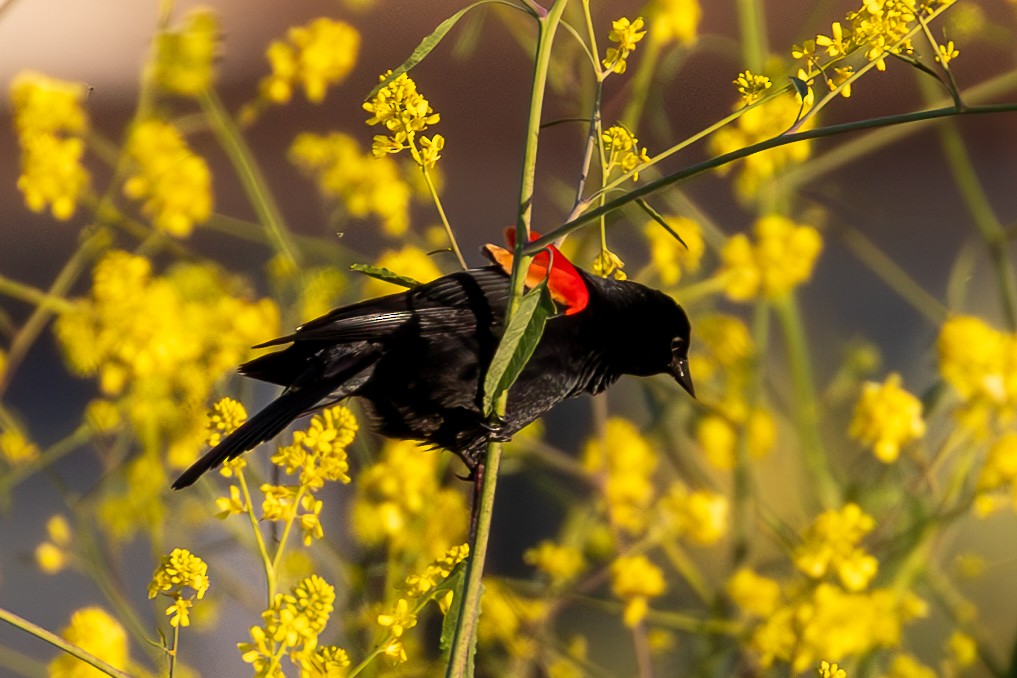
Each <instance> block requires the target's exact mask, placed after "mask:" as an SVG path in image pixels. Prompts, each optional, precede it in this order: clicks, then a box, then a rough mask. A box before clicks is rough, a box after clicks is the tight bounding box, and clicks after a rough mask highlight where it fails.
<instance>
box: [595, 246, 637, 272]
mask: <svg viewBox="0 0 1017 678" xmlns="http://www.w3.org/2000/svg"><path fill="white" fill-rule="evenodd" d="M623 268H625V262H624V261H622V260H621V257H619V256H618V255H617V254H615V253H614V252H612V251H611V250H609V249H607V248H603V249H601V250H600V254H598V255H597V256H596V258H595V259H594V260H593V263H592V264H591V265H590V270H592V271H593V274H594V275H599V276H600V277H601V278H614V279H615V280H625V278H627V277H628V276H626V275H625V271H623V270H622V269H623Z"/></svg>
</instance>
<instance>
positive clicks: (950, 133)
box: [920, 79, 1017, 331]
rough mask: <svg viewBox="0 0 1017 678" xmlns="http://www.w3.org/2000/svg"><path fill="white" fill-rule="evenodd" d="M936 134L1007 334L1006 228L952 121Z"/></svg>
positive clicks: (1013, 314)
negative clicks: (984, 257)
mask: <svg viewBox="0 0 1017 678" xmlns="http://www.w3.org/2000/svg"><path fill="white" fill-rule="evenodd" d="M920 84H922V90H923V92H924V93H925V95H926V98H931V97H932V95H933V92H932V91H931V88H930V84H931V83H928V82H927V81H925V80H924V79H923V80H922V82H921V83H920ZM936 132H937V134H938V135H939V143H940V146H941V147H942V148H943V154H944V155H945V156H946V162H947V166H948V167H949V168H950V173H951V174H952V175H953V180H954V183H955V184H956V185H957V190H959V191H960V194H961V198H962V199H963V200H964V204H965V205H966V206H967V208H968V212H969V213H970V214H971V219H972V221H974V225H975V227H976V228H977V229H978V232H979V234H980V235H981V236H982V239H983V240H984V241H985V246H986V248H987V249H988V251H989V259H990V260H991V261H992V266H993V269H994V271H995V274H996V282H997V284H998V286H999V294H1000V302H1001V304H1002V310H1003V317H1004V318H1005V319H1006V323H1007V326H1008V327H1009V328H1010V331H1017V276H1015V275H1014V267H1013V261H1012V259H1011V255H1010V254H1009V252H1008V251H1007V247H1008V245H1009V240H1008V237H1007V233H1006V229H1005V228H1004V227H1003V225H1002V224H1001V223H1000V221H999V218H998V217H997V216H996V212H995V211H994V210H993V209H992V204H991V202H990V201H989V196H988V195H986V193H985V189H984V188H982V184H981V182H980V181H979V180H978V174H977V173H976V172H975V167H974V163H973V162H972V161H971V156H970V155H969V154H968V150H967V148H966V147H965V145H964V140H963V139H962V138H961V135H960V131H959V130H958V129H957V125H956V124H954V122H953V121H952V120H947V121H946V122H944V123H943V124H942V125H938V126H937V127H936Z"/></svg>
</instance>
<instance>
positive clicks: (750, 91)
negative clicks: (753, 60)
mask: <svg viewBox="0 0 1017 678" xmlns="http://www.w3.org/2000/svg"><path fill="white" fill-rule="evenodd" d="M772 84H773V83H771V82H770V79H769V78H768V77H766V76H765V75H757V74H755V73H753V72H752V71H749V70H746V71H743V72H741V73H739V74H738V77H737V78H735V79H734V85H735V87H737V88H738V93H739V94H741V95H742V102H743V103H744V104H745V105H746V106H748V105H749V104H754V103H756V102H757V101H759V99H760V98H762V96H763V92H765V91H766V90H768V89H770V86H771V85H772Z"/></svg>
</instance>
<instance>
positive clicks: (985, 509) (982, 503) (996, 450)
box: [975, 432, 1017, 516]
mask: <svg viewBox="0 0 1017 678" xmlns="http://www.w3.org/2000/svg"><path fill="white" fill-rule="evenodd" d="M976 489H977V491H978V495H979V496H978V499H977V500H976V502H975V512H976V513H977V514H978V515H981V516H985V515H987V514H989V513H991V512H993V511H995V510H996V509H997V508H999V503H998V502H995V501H992V498H991V497H990V496H989V493H990V492H994V491H996V490H1000V489H1005V490H1009V493H1010V496H1011V503H1012V505H1013V507H1014V509H1015V510H1017V433H1014V432H1007V433H1004V434H1003V435H1002V436H1000V437H999V438H998V439H997V440H996V441H995V442H994V443H993V444H992V447H990V448H989V454H988V456H987V457H986V459H985V464H984V465H983V466H982V470H981V472H980V473H979V474H978V482H977V485H976Z"/></svg>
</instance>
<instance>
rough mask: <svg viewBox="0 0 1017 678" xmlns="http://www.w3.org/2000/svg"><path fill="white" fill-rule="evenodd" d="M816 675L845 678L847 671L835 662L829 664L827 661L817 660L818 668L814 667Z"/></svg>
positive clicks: (826, 677) (821, 677)
mask: <svg viewBox="0 0 1017 678" xmlns="http://www.w3.org/2000/svg"><path fill="white" fill-rule="evenodd" d="M816 675H818V676H819V678H847V671H845V670H844V669H842V668H840V667H839V666H837V664H836V663H833V664H831V663H830V662H828V661H825V660H824V661H821V662H819V668H817V669H816Z"/></svg>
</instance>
